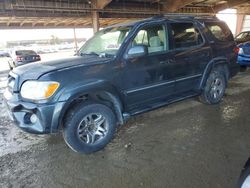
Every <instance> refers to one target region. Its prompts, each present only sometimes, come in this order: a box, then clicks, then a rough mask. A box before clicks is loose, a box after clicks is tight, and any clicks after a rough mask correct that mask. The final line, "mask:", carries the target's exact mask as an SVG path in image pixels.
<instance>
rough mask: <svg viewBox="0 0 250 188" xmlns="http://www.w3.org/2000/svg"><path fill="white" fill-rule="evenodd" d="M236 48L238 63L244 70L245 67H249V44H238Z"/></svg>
mask: <svg viewBox="0 0 250 188" xmlns="http://www.w3.org/2000/svg"><path fill="white" fill-rule="evenodd" d="M238 47H239V54H238V63H239V64H240V66H241V67H242V69H246V68H247V67H250V42H245V43H242V44H239V45H238Z"/></svg>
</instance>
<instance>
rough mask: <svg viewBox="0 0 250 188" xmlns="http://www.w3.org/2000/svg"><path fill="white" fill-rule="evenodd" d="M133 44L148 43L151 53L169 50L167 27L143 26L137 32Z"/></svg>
mask: <svg viewBox="0 0 250 188" xmlns="http://www.w3.org/2000/svg"><path fill="white" fill-rule="evenodd" d="M132 45H133V46H136V45H146V46H147V47H148V52H149V53H154V52H162V51H166V50H168V49H169V45H168V37H167V32H166V30H165V27H164V26H163V25H152V26H147V27H143V28H142V29H140V31H139V32H138V33H137V35H136V37H135V38H134V40H133V42H132Z"/></svg>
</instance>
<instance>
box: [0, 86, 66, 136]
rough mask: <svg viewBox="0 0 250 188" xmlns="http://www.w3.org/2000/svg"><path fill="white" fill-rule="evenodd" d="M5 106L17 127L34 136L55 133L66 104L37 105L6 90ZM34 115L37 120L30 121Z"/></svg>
mask: <svg viewBox="0 0 250 188" xmlns="http://www.w3.org/2000/svg"><path fill="white" fill-rule="evenodd" d="M4 104H5V106H6V109H7V110H8V114H9V116H10V118H11V120H12V121H14V122H15V124H16V125H17V127H19V128H21V129H22V130H24V131H25V132H29V133H34V134H48V133H54V132H56V131H57V129H58V125H59V117H60V112H61V109H62V108H63V106H64V104H65V103H64V102H59V103H55V104H35V103H30V102H24V101H21V100H20V99H18V94H12V93H10V92H9V91H8V89H6V91H5V93H4ZM32 115H33V117H35V120H36V121H34V119H33V121H30V117H31V116H32Z"/></svg>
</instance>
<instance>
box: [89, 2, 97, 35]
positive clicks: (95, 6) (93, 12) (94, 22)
mask: <svg viewBox="0 0 250 188" xmlns="http://www.w3.org/2000/svg"><path fill="white" fill-rule="evenodd" d="M91 7H92V8H93V9H97V8H98V6H97V0H92V1H91ZM92 27H93V31H94V33H96V32H97V31H99V13H98V12H97V11H96V10H94V11H92Z"/></svg>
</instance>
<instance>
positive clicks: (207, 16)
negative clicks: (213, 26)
mask: <svg viewBox="0 0 250 188" xmlns="http://www.w3.org/2000/svg"><path fill="white" fill-rule="evenodd" d="M164 17H165V18H173V17H179V18H180V17H181V18H190V19H195V18H213V19H215V18H217V17H216V15H215V14H207V13H197V14H193V13H192V14H191V13H184V14H183V13H181V14H178V13H167V14H159V15H156V16H154V17H152V18H164Z"/></svg>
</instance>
